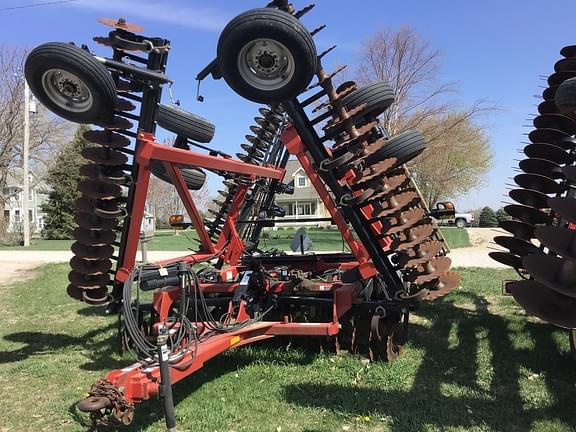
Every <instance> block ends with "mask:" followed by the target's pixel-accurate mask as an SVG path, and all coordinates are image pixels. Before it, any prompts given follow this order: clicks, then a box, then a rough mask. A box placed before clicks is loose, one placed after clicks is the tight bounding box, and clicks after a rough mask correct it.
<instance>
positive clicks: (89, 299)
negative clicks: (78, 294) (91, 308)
mask: <svg viewBox="0 0 576 432" xmlns="http://www.w3.org/2000/svg"><path fill="white" fill-rule="evenodd" d="M82 294H83V297H84V301H85V302H86V303H88V304H91V305H95V306H100V305H103V304H106V303H107V302H108V290H107V289H106V288H105V287H104V288H98V289H94V290H85V291H84V292H83V293H82Z"/></svg>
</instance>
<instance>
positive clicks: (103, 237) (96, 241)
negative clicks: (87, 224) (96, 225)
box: [74, 228, 116, 246]
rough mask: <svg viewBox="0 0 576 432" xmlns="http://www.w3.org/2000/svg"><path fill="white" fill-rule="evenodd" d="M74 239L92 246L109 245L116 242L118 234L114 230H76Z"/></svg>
mask: <svg viewBox="0 0 576 432" xmlns="http://www.w3.org/2000/svg"><path fill="white" fill-rule="evenodd" d="M74 238H75V239H76V240H78V241H79V242H80V243H84V244H86V245H90V246H96V245H109V244H111V243H112V242H113V241H114V240H116V233H115V232H114V231H112V230H95V229H88V228H76V229H75V230H74Z"/></svg>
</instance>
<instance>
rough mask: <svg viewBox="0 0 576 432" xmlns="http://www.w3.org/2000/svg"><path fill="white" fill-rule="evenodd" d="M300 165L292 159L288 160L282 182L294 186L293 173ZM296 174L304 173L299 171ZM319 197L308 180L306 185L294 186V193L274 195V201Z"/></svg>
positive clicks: (299, 168) (294, 173)
mask: <svg viewBox="0 0 576 432" xmlns="http://www.w3.org/2000/svg"><path fill="white" fill-rule="evenodd" d="M301 169H302V167H301V166H300V163H299V162H298V161H297V160H296V159H294V160H289V161H288V163H287V164H286V175H285V176H284V183H286V184H289V185H290V186H294V180H295V175H296V174H297V173H298V171H299V170H301ZM298 174H302V175H306V173H305V172H304V171H301V172H300V173H298ZM316 199H319V196H318V193H317V192H316V189H314V186H312V184H311V183H310V182H308V186H307V187H294V194H292V195H288V194H277V195H276V202H277V203H282V202H294V201H300V200H303V201H304V200H308V201H309V200H316Z"/></svg>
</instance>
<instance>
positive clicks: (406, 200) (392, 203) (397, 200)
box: [376, 191, 418, 218]
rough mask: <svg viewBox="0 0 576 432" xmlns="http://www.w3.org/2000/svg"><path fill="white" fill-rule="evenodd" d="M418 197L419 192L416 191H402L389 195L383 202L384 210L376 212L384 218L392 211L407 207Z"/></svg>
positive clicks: (377, 215) (379, 216)
mask: <svg viewBox="0 0 576 432" xmlns="http://www.w3.org/2000/svg"><path fill="white" fill-rule="evenodd" d="M416 198H418V194H417V193H416V192H415V191H407V192H401V193H399V194H395V195H392V196H389V197H387V198H386V200H385V202H384V203H383V205H382V207H383V208H382V210H380V211H379V212H378V213H377V214H376V217H378V218H382V217H386V216H389V215H391V214H392V213H395V212H396V211H398V210H401V209H403V208H405V207H407V206H408V205H410V203H412V201H414V200H415V199H416Z"/></svg>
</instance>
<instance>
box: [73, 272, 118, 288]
mask: <svg viewBox="0 0 576 432" xmlns="http://www.w3.org/2000/svg"><path fill="white" fill-rule="evenodd" d="M68 280H69V281H70V282H71V283H72V284H73V285H76V286H77V287H79V288H82V289H85V290H90V289H98V288H101V287H103V286H105V285H106V284H107V283H108V282H109V281H110V276H109V275H108V273H101V274H95V275H88V274H82V273H78V272H77V271H74V270H73V271H71V272H70V273H68Z"/></svg>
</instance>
